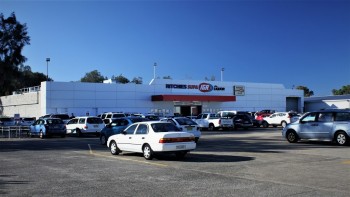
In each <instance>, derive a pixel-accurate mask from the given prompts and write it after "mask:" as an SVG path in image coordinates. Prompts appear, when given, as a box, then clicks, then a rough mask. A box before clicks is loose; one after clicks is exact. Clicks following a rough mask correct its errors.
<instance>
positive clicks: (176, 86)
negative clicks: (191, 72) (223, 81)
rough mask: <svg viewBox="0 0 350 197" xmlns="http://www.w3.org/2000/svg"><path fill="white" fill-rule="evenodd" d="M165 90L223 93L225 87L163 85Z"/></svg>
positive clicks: (204, 84) (202, 84) (207, 84)
mask: <svg viewBox="0 0 350 197" xmlns="http://www.w3.org/2000/svg"><path fill="white" fill-rule="evenodd" d="M165 88H170V89H188V90H199V91H201V92H211V91H225V87H219V86H217V85H215V86H213V85H212V84H210V83H201V84H199V85H192V84H188V85H187V84H165Z"/></svg>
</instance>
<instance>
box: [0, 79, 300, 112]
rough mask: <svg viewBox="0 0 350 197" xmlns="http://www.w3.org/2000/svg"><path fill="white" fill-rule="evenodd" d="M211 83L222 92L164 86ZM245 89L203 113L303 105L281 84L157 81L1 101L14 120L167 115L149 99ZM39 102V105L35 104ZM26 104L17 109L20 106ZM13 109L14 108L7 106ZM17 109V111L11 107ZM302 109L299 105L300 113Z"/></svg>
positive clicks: (79, 87)
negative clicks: (292, 103)
mask: <svg viewBox="0 0 350 197" xmlns="http://www.w3.org/2000/svg"><path fill="white" fill-rule="evenodd" d="M200 83H210V84H212V85H217V86H220V87H224V88H225V90H224V91H211V92H201V91H199V90H198V89H171V88H166V85H165V84H188V85H199V84H200ZM238 85H241V86H244V87H245V95H244V96H236V102H201V105H202V111H203V112H208V111H209V112H212V111H213V112H214V111H219V110H242V111H258V110H262V109H273V110H276V111H285V110H286V97H298V98H301V99H300V101H301V103H303V102H304V100H303V99H304V97H303V91H301V90H293V89H285V88H284V86H283V85H281V84H266V83H243V82H221V81H194V80H190V81H187V80H186V81H184V80H168V79H156V80H152V81H151V83H150V84H113V83H112V84H106V83H81V82H42V83H41V92H40V94H39V93H38V94H34V95H32V96H29V94H33V93H28V95H27V96H24V95H12V96H8V98H7V97H1V101H2V102H3V103H2V104H3V105H4V106H5V105H6V106H7V107H5V108H4V113H6V114H9V115H10V116H13V114H14V113H21V115H22V114H23V116H27V115H28V116H35V117H39V116H42V115H45V114H49V113H68V114H71V113H74V115H75V116H81V115H85V114H86V113H87V112H88V113H89V115H98V114H100V113H103V112H109V111H123V112H131V113H133V112H137V113H150V112H168V113H169V114H168V115H172V114H173V113H174V103H173V102H171V101H170V102H169V101H167V102H164V101H151V96H152V95H163V94H181V95H223V96H232V95H234V91H233V87H234V86H238ZM38 101H39V104H38ZM25 103H26V104H29V103H31V104H30V105H26V106H23V107H21V108H19V107H18V106H19V104H25ZM9 105H13V107H11V106H9ZM14 105H16V107H14ZM302 108H303V106H302V105H301V104H300V106H299V111H300V112H302Z"/></svg>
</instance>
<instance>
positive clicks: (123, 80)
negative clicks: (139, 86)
mask: <svg viewBox="0 0 350 197" xmlns="http://www.w3.org/2000/svg"><path fill="white" fill-rule="evenodd" d="M112 80H115V81H116V82H117V83H122V84H125V83H130V80H129V79H128V78H126V77H124V76H123V75H122V74H120V75H119V76H117V77H114V76H113V77H112Z"/></svg>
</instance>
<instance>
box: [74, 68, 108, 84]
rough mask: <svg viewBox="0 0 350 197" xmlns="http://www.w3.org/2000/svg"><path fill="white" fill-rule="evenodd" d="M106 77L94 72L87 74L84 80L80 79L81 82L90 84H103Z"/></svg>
mask: <svg viewBox="0 0 350 197" xmlns="http://www.w3.org/2000/svg"><path fill="white" fill-rule="evenodd" d="M105 79H106V77H104V76H102V75H101V73H100V72H99V71H97V70H93V71H91V72H88V73H86V74H85V76H84V77H83V78H81V79H80V81H81V82H89V83H102V82H103V80H105Z"/></svg>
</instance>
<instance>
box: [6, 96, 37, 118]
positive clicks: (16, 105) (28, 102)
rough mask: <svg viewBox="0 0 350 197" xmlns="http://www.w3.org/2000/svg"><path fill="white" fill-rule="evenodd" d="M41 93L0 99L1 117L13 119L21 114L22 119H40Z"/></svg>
mask: <svg viewBox="0 0 350 197" xmlns="http://www.w3.org/2000/svg"><path fill="white" fill-rule="evenodd" d="M39 103H40V91H39V92H29V93H23V94H16V95H9V96H2V97H0V109H2V110H0V112H1V111H2V113H0V115H3V116H9V117H13V116H14V114H20V117H39V116H40V114H41V110H40V105H39Z"/></svg>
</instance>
